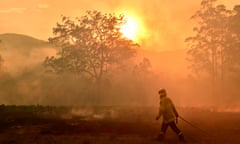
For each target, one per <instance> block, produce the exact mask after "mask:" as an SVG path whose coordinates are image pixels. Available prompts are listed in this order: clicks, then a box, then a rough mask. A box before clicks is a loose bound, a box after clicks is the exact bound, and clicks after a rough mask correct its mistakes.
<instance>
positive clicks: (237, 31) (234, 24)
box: [226, 5, 240, 80]
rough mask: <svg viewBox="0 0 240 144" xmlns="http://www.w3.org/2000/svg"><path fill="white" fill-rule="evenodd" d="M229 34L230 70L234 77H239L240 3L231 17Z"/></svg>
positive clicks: (228, 53) (228, 55)
mask: <svg viewBox="0 0 240 144" xmlns="http://www.w3.org/2000/svg"><path fill="white" fill-rule="evenodd" d="M228 30H229V33H230V34H229V36H228V37H227V38H228V44H227V45H226V47H227V50H226V53H227V59H228V63H227V65H228V70H229V73H230V74H231V76H233V78H234V79H236V78H237V79H238V80H240V78H239V72H240V60H239V57H240V5H236V6H235V7H234V9H233V11H232V15H231V16H230V17H229V26H228Z"/></svg>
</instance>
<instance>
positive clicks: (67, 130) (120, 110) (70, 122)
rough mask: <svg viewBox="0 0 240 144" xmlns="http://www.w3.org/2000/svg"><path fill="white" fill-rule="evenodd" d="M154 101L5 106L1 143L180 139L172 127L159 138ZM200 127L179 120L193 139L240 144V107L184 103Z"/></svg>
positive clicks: (0, 114) (128, 143) (168, 143)
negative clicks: (224, 108)
mask: <svg viewBox="0 0 240 144" xmlns="http://www.w3.org/2000/svg"><path fill="white" fill-rule="evenodd" d="M156 113H157V108H153V107H95V108H92V107H91V108H90V107H74V108H72V107H47V106H44V107H43V106H4V105H2V106H0V144H158V143H163V144H175V143H178V139H177V136H176V135H175V134H174V133H173V132H172V131H171V130H170V129H169V130H168V131H167V137H166V139H165V141H164V142H159V141H156V140H155V138H156V136H157V135H158V133H159V129H160V121H156V120H155V116H156ZM179 113H180V114H181V116H182V117H184V118H185V119H186V120H188V121H189V122H191V123H192V124H193V125H194V126H197V127H198V128H200V129H201V130H198V129H197V128H193V127H192V126H190V125H189V124H187V123H186V122H184V121H182V120H179V123H178V126H179V128H180V129H181V130H182V131H183V133H184V135H185V138H186V143H189V144H191V143H192V144H239V143H240V113H230V112H228V113H223V112H211V111H208V110H200V109H195V108H179Z"/></svg>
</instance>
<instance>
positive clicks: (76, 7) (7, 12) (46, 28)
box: [0, 0, 240, 50]
mask: <svg viewBox="0 0 240 144" xmlns="http://www.w3.org/2000/svg"><path fill="white" fill-rule="evenodd" d="M219 1H221V3H223V4H231V3H232V4H234V5H235V4H237V3H239V4H240V0H219ZM200 2H201V0H184V1H179V0H148V1H146V0H101V1H100V0H0V18H1V22H0V33H20V34H27V35H31V36H33V37H36V38H39V39H43V40H47V39H48V38H49V37H51V36H52V28H53V27H54V26H55V24H56V22H58V21H60V16H61V15H64V16H71V17H76V16H82V15H83V14H84V12H85V11H86V10H100V11H102V12H111V13H112V12H131V13H134V15H136V16H138V17H139V18H140V19H141V20H143V23H144V26H145V27H146V29H147V31H146V35H147V37H146V38H142V39H141V42H139V43H140V45H141V46H142V47H143V48H148V49H151V50H166V49H179V48H184V47H185V44H184V39H185V38H186V37H188V36H191V34H192V27H193V21H192V20H190V16H191V15H193V14H194V12H195V11H196V10H197V9H198V7H199V5H200Z"/></svg>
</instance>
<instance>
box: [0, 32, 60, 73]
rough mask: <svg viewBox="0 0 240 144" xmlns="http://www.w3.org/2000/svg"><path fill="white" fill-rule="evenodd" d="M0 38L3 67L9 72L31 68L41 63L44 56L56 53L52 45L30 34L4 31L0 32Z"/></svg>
mask: <svg viewBox="0 0 240 144" xmlns="http://www.w3.org/2000/svg"><path fill="white" fill-rule="evenodd" d="M0 40H1V42H0V54H1V56H2V58H3V60H4V69H5V71H7V72H10V73H19V72H20V73H21V72H22V71H23V70H27V69H32V68H34V67H36V66H39V65H41V64H42V63H43V61H44V59H45V57H46V56H49V55H55V54H56V48H54V46H52V45H51V44H49V43H48V42H47V41H43V40H39V39H36V38H34V37H31V36H27V35H22V34H14V33H6V34H0Z"/></svg>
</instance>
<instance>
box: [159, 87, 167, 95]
mask: <svg viewBox="0 0 240 144" xmlns="http://www.w3.org/2000/svg"><path fill="white" fill-rule="evenodd" d="M158 93H159V94H160V93H167V91H166V90H165V89H164V88H161V89H160V90H159V91H158Z"/></svg>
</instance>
